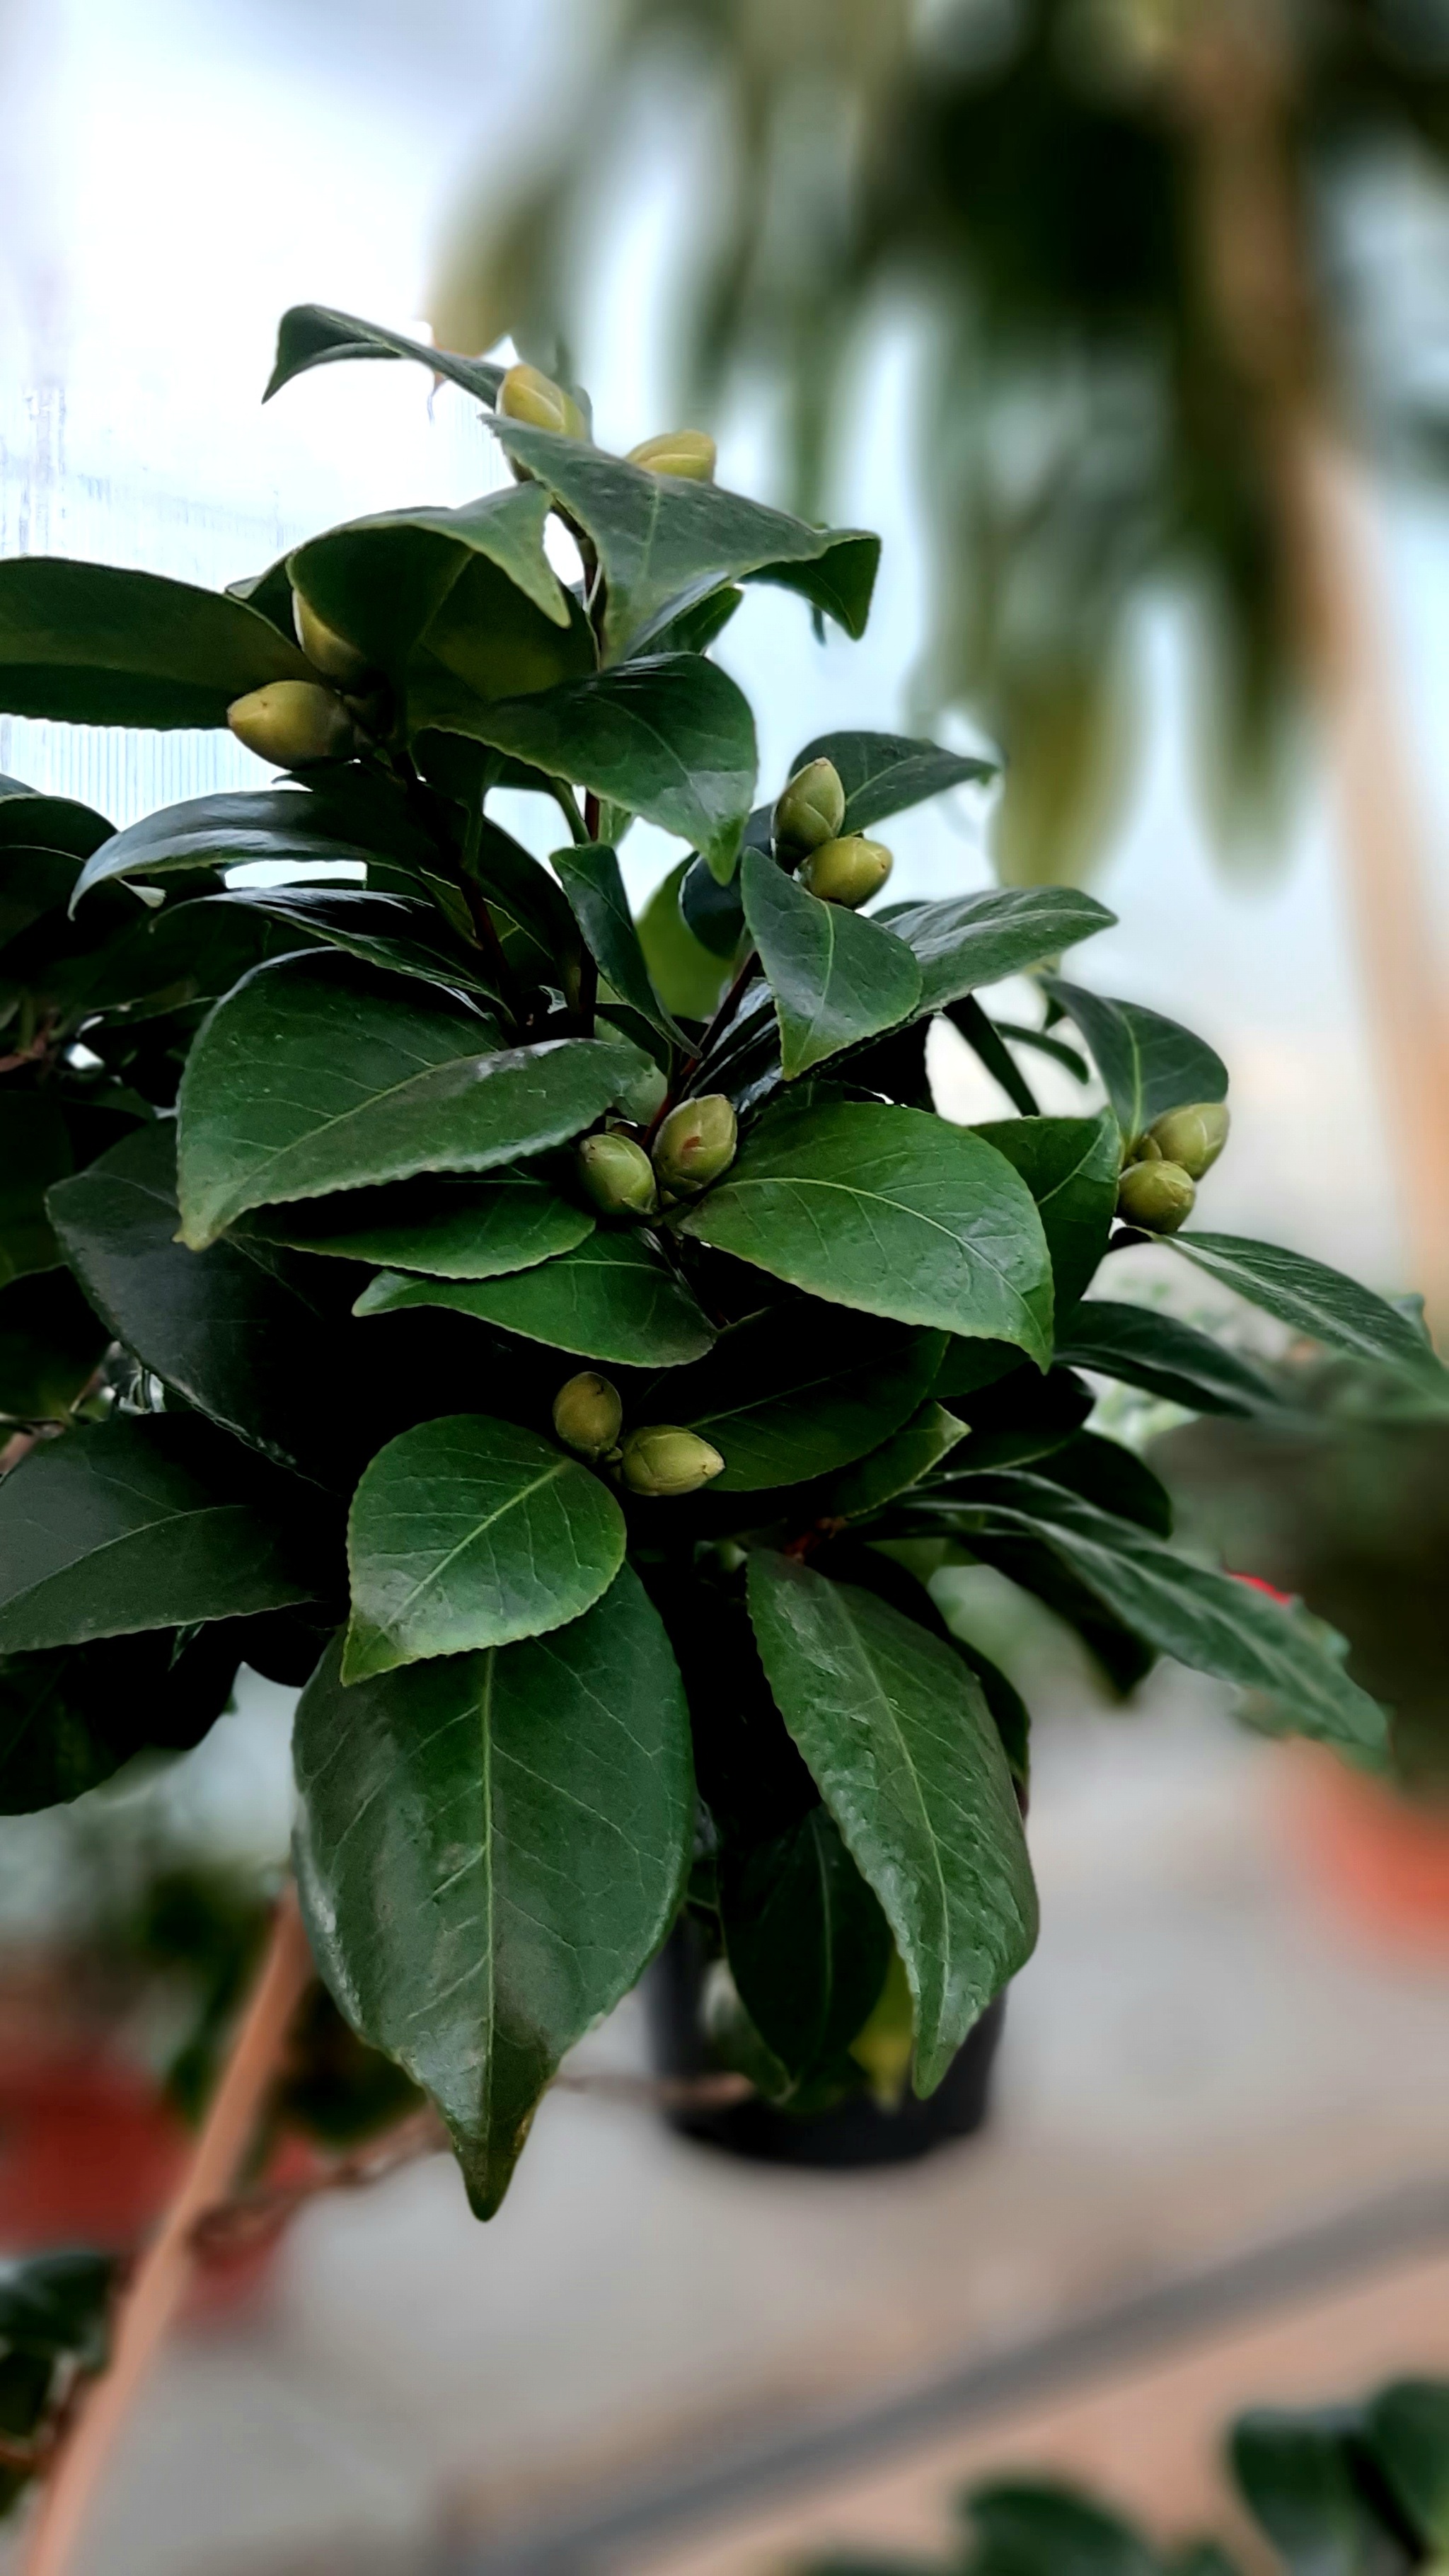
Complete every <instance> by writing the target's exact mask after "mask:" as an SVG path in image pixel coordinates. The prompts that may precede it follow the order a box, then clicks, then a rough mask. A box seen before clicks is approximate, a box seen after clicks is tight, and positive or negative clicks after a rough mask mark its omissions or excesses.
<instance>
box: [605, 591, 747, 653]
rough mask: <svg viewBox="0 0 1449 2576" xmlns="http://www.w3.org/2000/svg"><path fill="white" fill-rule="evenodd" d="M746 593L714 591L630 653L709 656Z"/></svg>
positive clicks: (683, 611)
mask: <svg viewBox="0 0 1449 2576" xmlns="http://www.w3.org/2000/svg"><path fill="white" fill-rule="evenodd" d="M744 595H745V594H744V592H743V591H742V590H713V591H710V592H709V593H708V594H707V596H706V597H705V598H703V599H698V600H696V601H695V602H694V604H693V606H692V607H690V608H681V610H680V612H679V615H678V616H677V617H671V618H670V620H669V623H668V625H667V626H661V627H659V628H657V629H656V630H655V632H654V633H653V634H652V635H650V636H648V637H646V638H645V639H644V641H643V642H642V643H639V644H637V645H631V646H630V648H629V649H630V651H631V653H633V652H650V653H707V652H708V651H709V649H710V646H711V645H712V644H713V643H714V642H715V640H716V638H717V637H718V636H720V635H722V634H723V633H724V630H725V628H726V627H727V626H728V624H729V622H730V619H731V618H732V617H733V615H734V613H735V610H736V609H737V608H738V607H739V605H740V602H741V600H742V599H743V598H744Z"/></svg>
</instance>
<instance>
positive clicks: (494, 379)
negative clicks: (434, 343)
mask: <svg viewBox="0 0 1449 2576" xmlns="http://www.w3.org/2000/svg"><path fill="white" fill-rule="evenodd" d="M341 358H416V359H417V361H418V364H419V365H420V366H423V367H426V368H427V370H428V372H429V374H430V375H434V376H445V377H446V378H447V381H448V382H449V384H452V385H460V386H461V387H462V389H463V391H464V393H465V394H473V395H474V396H475V397H476V398H477V400H478V401H479V402H482V403H492V402H494V401H496V399H497V395H498V388H499V386H500V385H501V384H502V382H503V369H502V367H500V366H495V365H494V364H493V363H492V361H491V360H490V359H488V358H459V357H455V356H454V355H453V352H452V350H451V349H431V348H429V347H427V346H426V344H425V343H424V342H423V341H421V340H409V339H406V338H404V336H403V334H402V332H401V331H385V330H383V329H381V328H380V327H379V325H378V324H377V323H376V322H360V321H359V320H358V318H357V316H356V314H355V313H335V312H334V311H333V310H332V308H331V307H330V306H329V305H326V304H293V305H291V306H290V307H289V308H288V310H287V311H286V312H285V313H284V314H283V315H282V319H281V322H280V323H279V325H278V328H277V357H276V364H275V365H274V367H273V369H272V372H271V375H270V376H269V377H268V379H267V389H266V392H265V393H264V394H263V396H262V400H263V402H270V401H271V399H272V396H273V394H276V393H280V392H281V390H282V387H283V385H288V384H290V383H291V381H292V378H293V377H294V376H301V375H305V374H306V372H307V370H308V368H309V367H326V366H330V365H332V364H333V363H334V362H335V361H336V360H338V359H341Z"/></svg>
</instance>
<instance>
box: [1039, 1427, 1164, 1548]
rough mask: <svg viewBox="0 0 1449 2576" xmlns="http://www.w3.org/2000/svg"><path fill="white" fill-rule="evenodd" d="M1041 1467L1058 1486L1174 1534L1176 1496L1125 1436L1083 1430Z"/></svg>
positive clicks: (1125, 1518)
mask: <svg viewBox="0 0 1449 2576" xmlns="http://www.w3.org/2000/svg"><path fill="white" fill-rule="evenodd" d="M1040 1472H1041V1474H1042V1475H1044V1476H1049V1477H1050V1478H1051V1481H1052V1483H1053V1484H1054V1485H1065V1486H1066V1487H1067V1489H1068V1491H1069V1492H1070V1493H1073V1494H1080V1495H1081V1497H1082V1499H1083V1501H1084V1502H1088V1503H1095V1504H1096V1506H1097V1509H1098V1511H1102V1512H1115V1513H1116V1515H1117V1518H1118V1519H1119V1520H1123V1521H1135V1522H1136V1524H1137V1526H1138V1528H1139V1529H1145V1530H1150V1531H1151V1532H1152V1534H1153V1536H1154V1537H1155V1538H1171V1536H1172V1498H1171V1496H1170V1494H1169V1493H1168V1490H1167V1487H1166V1486H1165V1485H1164V1483H1163V1482H1162V1479H1161V1477H1160V1476H1155V1475H1154V1474H1153V1472H1152V1469H1151V1468H1150V1467H1149V1466H1148V1465H1147V1464H1146V1462H1145V1460H1143V1459H1141V1458H1139V1457H1138V1455H1137V1453H1136V1451H1135V1450H1133V1449H1126V1448H1124V1447H1123V1445H1122V1442H1121V1441H1120V1440H1108V1439H1105V1438H1104V1437H1103V1436H1102V1434H1101V1433H1100V1432H1097V1431H1079V1432H1078V1433H1077V1434H1076V1437H1075V1438H1074V1439H1072V1440H1066V1441H1063V1443H1062V1445H1061V1446H1060V1448H1056V1449H1053V1450H1051V1451H1050V1452H1049V1453H1048V1455H1047V1456H1046V1458H1045V1459H1044V1460H1043V1462H1042V1466H1041V1470H1040Z"/></svg>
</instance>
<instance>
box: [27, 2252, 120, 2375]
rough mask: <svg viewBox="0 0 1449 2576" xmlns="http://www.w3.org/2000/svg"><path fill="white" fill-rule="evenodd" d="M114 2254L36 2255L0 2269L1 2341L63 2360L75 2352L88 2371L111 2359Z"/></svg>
mask: <svg viewBox="0 0 1449 2576" xmlns="http://www.w3.org/2000/svg"><path fill="white" fill-rule="evenodd" d="M115 2277H116V2265H115V2261H114V2258H113V2257H112V2256H111V2255H109V2254H92V2253H86V2252H82V2251H79V2250H77V2251H76V2252H74V2253H64V2254H31V2255H29V2256H27V2257H26V2259H25V2260H24V2261H23V2262H19V2263H8V2264H6V2265H5V2267H4V2269H3V2270H0V2343H4V2344H6V2345H8V2346H9V2349H10V2350H11V2351H12V2352H36V2353H43V2354H45V2355H47V2356H48V2357H49V2358H50V2359H51V2360H55V2361H58V2360H59V2359H60V2358H61V2356H62V2354H70V2355H73V2356H74V2358H75V2359H76V2360H77V2361H79V2362H80V2363H81V2364H82V2365H83V2366H84V2368H85V2369H87V2370H99V2369H101V2368H102V2367H103V2366H104V2363H105V2358H106V2311H107V2308H108V2305H109V2302H110V2295H111V2285H112V2283H113V2281H114V2280H115Z"/></svg>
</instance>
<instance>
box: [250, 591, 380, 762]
mask: <svg viewBox="0 0 1449 2576" xmlns="http://www.w3.org/2000/svg"><path fill="white" fill-rule="evenodd" d="M292 625H293V627H294V629H295V631H296V637H297V641H298V643H299V644H300V646H301V648H302V651H303V652H304V653H305V654H306V656H307V659H308V661H309V662H310V663H311V665H312V668H313V670H314V671H319V672H320V673H321V675H322V676H321V678H320V679H317V680H269V681H268V682H267V685H266V687H265V688H262V689H251V690H249V691H248V693H247V695H246V696H245V697H244V698H234V699H233V701H232V703H231V705H230V706H229V707H228V708H227V711H226V720H227V723H228V724H229V726H230V727H231V730H232V732H233V733H234V734H235V735H236V738H237V740H238V742H242V743H245V745H246V747H247V749H248V751H254V752H255V753H256V755H257V758H258V759H259V760H269V761H270V762H271V763H272V766H273V767H274V768H276V769H306V768H307V767H308V766H309V764H310V763H312V762H313V761H318V760H351V758H352V756H353V754H354V752H355V751H356V750H357V748H358V739H359V735H358V716H359V714H361V715H362V716H363V717H364V719H365V718H366V715H367V712H368V703H367V699H366V697H365V695H364V694H363V693H365V692H367V691H369V690H373V689H375V688H376V687H377V685H378V678H379V675H378V673H377V671H376V670H375V668H374V666H373V664H372V663H371V662H370V661H369V660H368V658H367V655H366V654H365V653H362V652H359V650H358V648H357V646H356V645H355V644H352V643H350V642H349V641H348V639H347V637H346V636H345V635H339V634H338V632H337V629H336V627H335V626H329V625H328V624H327V621H326V619H325V618H323V617H319V616H318V614H317V611H316V609H315V608H314V607H313V606H312V604H311V602H310V601H309V600H307V599H305V598H304V597H303V595H302V593H301V591H300V590H297V589H294V590H293V592H292Z"/></svg>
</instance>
